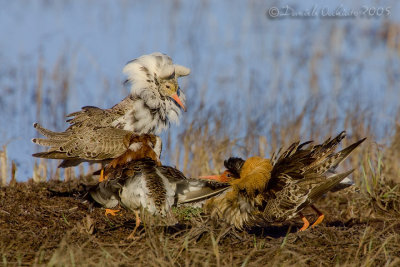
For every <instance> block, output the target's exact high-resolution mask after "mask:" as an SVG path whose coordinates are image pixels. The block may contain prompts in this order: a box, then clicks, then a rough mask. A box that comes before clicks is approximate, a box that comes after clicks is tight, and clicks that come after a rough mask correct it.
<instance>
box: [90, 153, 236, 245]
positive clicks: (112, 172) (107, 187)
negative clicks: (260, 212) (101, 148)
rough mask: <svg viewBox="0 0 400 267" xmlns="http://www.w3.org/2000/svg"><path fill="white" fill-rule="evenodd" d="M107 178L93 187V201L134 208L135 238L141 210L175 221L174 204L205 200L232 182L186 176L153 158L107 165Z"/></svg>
mask: <svg viewBox="0 0 400 267" xmlns="http://www.w3.org/2000/svg"><path fill="white" fill-rule="evenodd" d="M105 172H106V173H107V177H108V178H107V179H106V180H104V181H103V182H99V183H98V184H96V185H95V186H93V187H91V188H90V189H89V190H88V191H89V195H90V197H91V199H92V200H94V201H95V202H97V203H98V204H100V205H102V206H103V207H105V208H106V209H108V210H111V211H116V209H117V208H118V207H119V206H121V207H123V208H125V209H127V210H130V211H133V212H134V213H135V217H136V225H135V228H134V230H133V232H132V233H131V234H130V235H129V236H128V239H131V238H133V237H134V235H135V232H136V230H137V228H138V227H139V225H140V222H141V220H140V217H139V211H146V212H148V213H150V214H151V215H156V216H160V217H164V218H165V219H167V220H168V221H169V222H171V221H173V220H174V215H173V214H172V210H171V207H173V206H176V205H178V204H183V203H189V202H190V203H194V202H199V201H203V200H204V199H207V198H209V197H212V196H215V195H217V194H220V193H221V192H223V191H224V190H226V189H227V188H228V184H227V183H224V182H219V181H213V180H211V181H207V180H197V179H190V178H186V177H185V175H184V174H183V173H182V172H180V171H179V170H177V169H176V168H173V167H169V166H161V165H159V164H158V163H157V162H156V161H154V160H152V159H149V158H147V159H141V160H134V161H129V162H126V163H125V164H117V165H111V164H109V167H106V171H105Z"/></svg>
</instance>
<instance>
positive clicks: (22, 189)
mask: <svg viewBox="0 0 400 267" xmlns="http://www.w3.org/2000/svg"><path fill="white" fill-rule="evenodd" d="M81 190H82V188H81V187H80V185H79V181H73V182H70V183H66V182H56V181H52V182H48V183H40V184H35V183H32V182H27V183H17V184H16V185H14V186H8V187H4V188H1V189H0V252H1V254H2V259H1V260H2V262H3V264H4V265H10V266H15V265H16V266H18V265H32V264H43V263H49V264H50V265H54V264H55V265H64V266H65V265H95V264H101V265H107V266H114V265H128V266H142V265H149V264H150V265H151V266H163V265H164V266H171V265H177V266H183V265H203V266H208V265H211V266H218V265H221V266H224V265H230V266H237V265H242V264H244V265H249V266H256V265H261V264H263V265H265V264H268V265H270V266H272V265H293V264H297V265H312V266H313V265H318V266H320V265H335V264H340V265H342V264H348V265H360V264H361V265H364V264H374V265H375V264H378V265H383V264H385V263H387V264H388V265H393V266H395V265H396V264H400V258H399V256H400V252H399V251H400V234H399V233H400V220H399V218H398V217H394V218H393V216H392V215H390V214H387V215H385V214H377V213H376V212H374V211H373V210H372V209H371V208H370V206H369V205H368V201H365V198H363V197H362V196H361V195H354V194H356V193H352V194H350V195H349V194H338V193H335V194H329V195H328V196H327V197H326V198H325V199H322V200H321V201H320V202H319V203H317V206H318V207H319V208H321V210H324V211H326V219H325V221H324V223H322V225H321V226H318V227H316V228H313V229H310V230H307V231H305V232H301V233H300V232H297V230H298V227H300V226H301V221H300V220H297V219H296V220H294V221H293V222H288V223H287V224H285V225H276V226H271V227H267V228H255V229H251V230H249V231H244V232H240V231H235V230H233V229H230V228H229V227H226V226H223V225H221V224H218V223H216V222H211V221H210V220H209V219H208V218H207V217H206V216H204V215H198V214H195V213H193V214H188V213H187V211H179V209H178V210H177V211H176V212H177V215H178V216H177V217H179V218H180V223H179V224H177V225H174V226H165V225H163V223H162V222H161V221H157V220H156V219H154V218H151V217H146V216H144V218H142V220H143V222H144V223H143V226H141V227H140V228H139V232H138V233H137V238H136V239H135V240H131V241H129V240H126V237H127V236H128V235H129V234H130V232H131V231H132V229H133V228H134V226H135V220H134V214H132V213H129V212H126V211H121V212H120V214H121V215H118V216H109V217H107V216H104V209H102V208H98V207H91V205H89V203H88V202H85V201H84V200H82V199H81V195H80V194H79V193H78V192H79V191H81ZM306 214H307V212H306ZM307 216H308V217H309V218H310V221H312V220H313V219H315V218H316V217H315V215H314V214H313V213H312V211H309V213H308V214H307Z"/></svg>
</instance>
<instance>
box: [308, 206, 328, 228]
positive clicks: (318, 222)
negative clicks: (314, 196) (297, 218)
mask: <svg viewBox="0 0 400 267" xmlns="http://www.w3.org/2000/svg"><path fill="white" fill-rule="evenodd" d="M311 208H312V209H313V210H314V211H315V212H316V213H317V214H318V219H317V220H316V221H315V222H314V223H313V224H312V225H311V227H314V226H317V225H318V224H320V223H321V222H322V221H323V220H324V218H325V215H324V214H323V213H322V212H321V211H320V210H319V209H317V208H316V207H315V206H314V205H311Z"/></svg>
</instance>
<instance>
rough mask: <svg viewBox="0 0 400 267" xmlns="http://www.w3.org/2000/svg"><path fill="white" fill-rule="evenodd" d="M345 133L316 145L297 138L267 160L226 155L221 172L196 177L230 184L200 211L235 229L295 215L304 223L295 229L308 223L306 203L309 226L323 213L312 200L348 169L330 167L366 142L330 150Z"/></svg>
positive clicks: (329, 188) (277, 220)
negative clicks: (306, 212)
mask: <svg viewBox="0 0 400 267" xmlns="http://www.w3.org/2000/svg"><path fill="white" fill-rule="evenodd" d="M345 136H346V134H345V132H342V133H340V134H339V135H338V136H336V137H335V138H333V139H330V138H329V139H327V140H326V141H325V142H324V143H322V144H320V145H312V144H311V143H312V142H311V141H309V142H305V143H303V144H300V143H299V142H296V143H294V144H292V145H291V146H290V147H289V148H288V149H287V150H285V151H284V152H283V153H280V154H278V155H277V156H276V157H273V158H272V160H269V159H264V158H260V157H250V158H248V159H247V160H243V159H241V158H229V159H228V160H226V161H225V162H224V165H225V167H226V168H227V170H226V171H225V172H224V173H222V174H221V175H214V176H203V177H201V179H207V180H210V179H211V180H217V181H220V182H227V183H229V184H230V189H228V190H226V191H225V192H224V193H223V194H221V195H219V196H217V197H213V198H211V199H209V200H208V201H207V202H206V203H205V206H204V210H205V211H206V213H209V214H210V215H211V217H212V218H214V219H217V220H222V221H225V222H227V223H228V224H231V225H234V226H235V227H236V228H238V229H243V228H245V227H253V226H265V225H268V224H271V223H276V222H284V221H287V220H289V219H291V218H293V217H294V216H296V215H300V217H301V219H302V220H303V223H304V224H303V227H302V228H301V229H300V230H301V231H304V230H306V229H307V228H308V227H309V225H310V223H309V221H308V220H307V218H305V217H304V216H303V214H302V210H303V209H304V208H306V207H309V206H310V207H311V208H312V209H313V210H314V211H316V212H317V214H318V215H319V217H318V219H317V220H316V221H315V222H314V223H313V225H312V226H316V225H318V224H319V223H321V222H322V220H323V219H324V215H323V213H322V212H321V211H319V210H318V209H317V208H316V207H315V206H314V202H315V201H316V200H317V199H319V198H320V197H322V196H323V195H324V194H325V193H326V192H328V191H329V190H331V189H332V188H334V187H335V186H337V185H338V184H339V183H340V182H341V181H342V180H343V179H344V178H346V177H347V176H348V175H349V174H351V173H352V172H353V170H350V171H346V172H343V173H335V172H334V170H335V169H336V167H337V166H338V165H339V164H340V163H341V162H342V161H343V160H345V159H346V158H347V157H348V155H349V154H350V153H351V152H352V151H353V150H354V149H355V148H356V147H357V146H359V145H360V144H361V143H362V142H363V141H364V140H365V138H364V139H361V140H359V141H358V142H356V143H354V144H352V145H350V146H348V147H346V148H345V149H343V150H341V151H339V152H335V149H336V147H337V146H338V144H339V143H340V142H341V140H342V139H343V138H344V137H345Z"/></svg>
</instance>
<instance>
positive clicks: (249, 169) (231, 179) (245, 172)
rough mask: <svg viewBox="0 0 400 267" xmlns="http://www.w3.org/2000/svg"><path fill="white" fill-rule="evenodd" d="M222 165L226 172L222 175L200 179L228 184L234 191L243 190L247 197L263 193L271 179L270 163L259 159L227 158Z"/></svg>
mask: <svg viewBox="0 0 400 267" xmlns="http://www.w3.org/2000/svg"><path fill="white" fill-rule="evenodd" d="M224 165H225V167H226V168H227V170H226V171H225V172H223V173H222V174H220V175H212V176H201V177H200V179H208V180H216V181H219V182H225V183H230V184H231V185H232V186H233V187H234V189H237V190H245V191H246V192H247V193H248V194H249V195H254V194H255V193H256V192H257V191H258V192H261V191H263V190H264V189H265V188H266V186H267V184H268V181H269V179H270V178H271V171H272V164H271V161H270V160H268V159H264V158H261V157H250V158H248V159H247V160H246V161H244V160H243V159H240V158H229V159H228V160H226V161H225V162H224Z"/></svg>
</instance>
